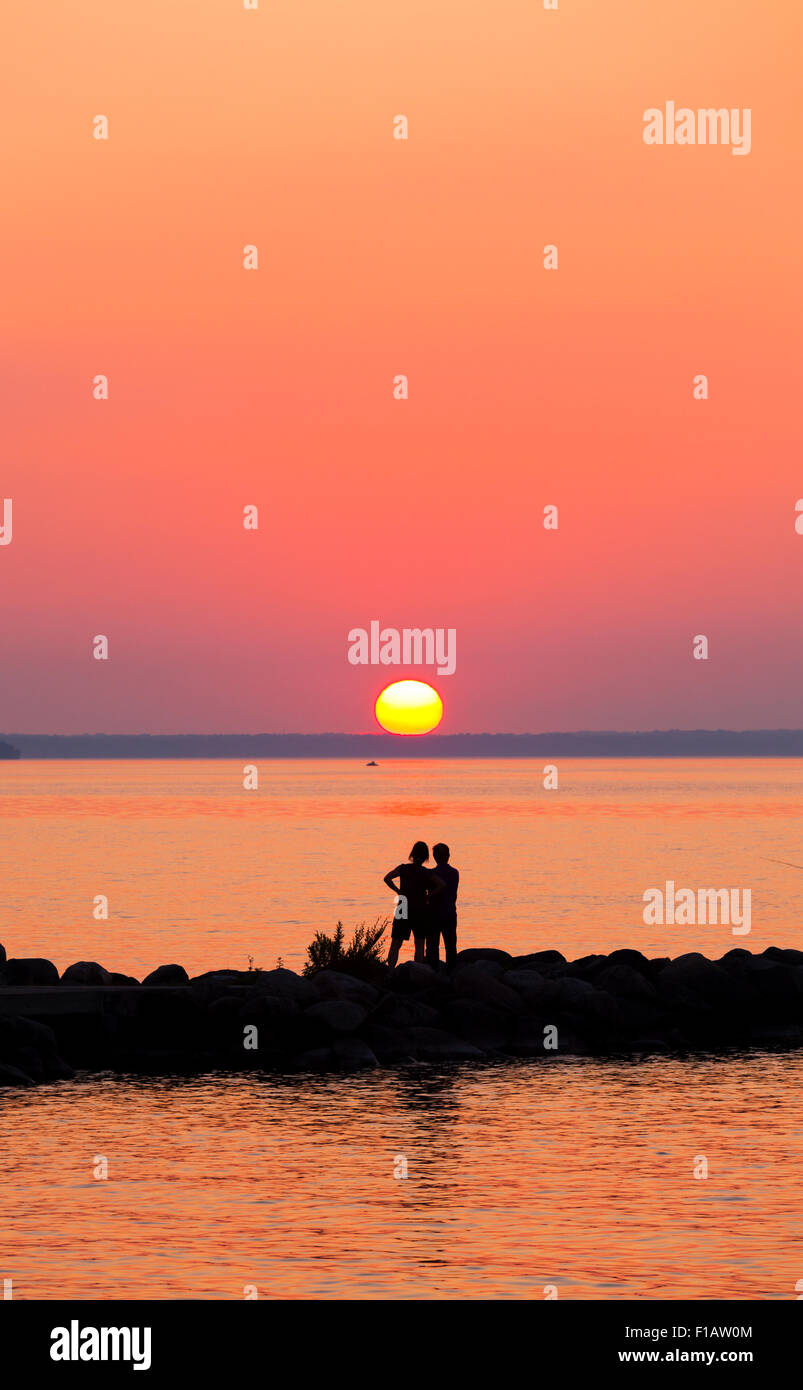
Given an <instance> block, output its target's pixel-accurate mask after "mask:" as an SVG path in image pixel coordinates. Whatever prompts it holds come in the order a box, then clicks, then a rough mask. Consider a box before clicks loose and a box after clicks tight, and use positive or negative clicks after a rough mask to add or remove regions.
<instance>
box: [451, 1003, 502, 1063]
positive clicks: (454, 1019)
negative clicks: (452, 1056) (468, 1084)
mask: <svg viewBox="0 0 803 1390" xmlns="http://www.w3.org/2000/svg"><path fill="white" fill-rule="evenodd" d="M513 1017H514V1016H513V1014H511V1013H508V1012H503V1011H502V1010H501V1009H494V1008H491V1007H490V1006H489V1005H488V1004H484V1003H482V1001H481V1000H479V999H453V1000H452V1001H451V1002H450V1003H449V1004H447V1005H446V1008H445V1009H444V1010H443V1013H442V1014H441V1018H442V1021H443V1024H444V1026H445V1027H446V1029H447V1030H448V1031H449V1032H450V1033H454V1034H455V1035H456V1036H457V1037H458V1038H465V1039H466V1040H467V1041H468V1042H470V1043H474V1045H475V1046H476V1047H479V1048H481V1049H482V1051H483V1052H493V1051H498V1049H499V1048H502V1047H504V1046H505V1044H506V1043H507V1042H509V1040H510V1038H511V1036H512V1033H513Z"/></svg>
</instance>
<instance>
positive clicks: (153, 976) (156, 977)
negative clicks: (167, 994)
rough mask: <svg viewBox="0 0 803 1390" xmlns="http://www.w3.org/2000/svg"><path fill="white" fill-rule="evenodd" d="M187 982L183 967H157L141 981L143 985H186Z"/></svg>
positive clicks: (187, 977)
mask: <svg viewBox="0 0 803 1390" xmlns="http://www.w3.org/2000/svg"><path fill="white" fill-rule="evenodd" d="M189 982H190V977H189V975H188V974H187V972H186V970H185V969H184V966H183V965H159V966H157V968H156V969H155V970H152V971H151V973H150V975H146V976H145V979H144V980H143V981H142V983H143V984H144V985H188V984H189Z"/></svg>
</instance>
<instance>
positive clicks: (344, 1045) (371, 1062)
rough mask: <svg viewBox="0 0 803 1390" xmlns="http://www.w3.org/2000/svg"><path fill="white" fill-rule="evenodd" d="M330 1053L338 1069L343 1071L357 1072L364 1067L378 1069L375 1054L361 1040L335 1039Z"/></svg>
mask: <svg viewBox="0 0 803 1390" xmlns="http://www.w3.org/2000/svg"><path fill="white" fill-rule="evenodd" d="M332 1051H333V1052H334V1054H335V1057H336V1058H337V1063H338V1066H339V1067H342V1069H343V1070H344V1071H359V1070H362V1069H364V1068H365V1067H378V1066H379V1062H378V1061H377V1058H376V1054H375V1053H374V1052H372V1051H371V1048H370V1047H369V1046H368V1044H367V1043H366V1042H363V1041H362V1039H361V1038H337V1039H336V1040H335V1042H334V1043H333V1044H332Z"/></svg>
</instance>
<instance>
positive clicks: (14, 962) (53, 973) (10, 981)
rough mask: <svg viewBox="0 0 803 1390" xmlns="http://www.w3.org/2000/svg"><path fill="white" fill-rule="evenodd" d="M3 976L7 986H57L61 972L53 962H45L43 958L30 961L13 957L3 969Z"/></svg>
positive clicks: (37, 957) (39, 957) (36, 957)
mask: <svg viewBox="0 0 803 1390" xmlns="http://www.w3.org/2000/svg"><path fill="white" fill-rule="evenodd" d="M3 975H4V977H5V983H6V984H7V985H57V984H58V982H59V972H58V970H57V969H56V967H55V965H54V964H53V962H52V960H44V959H43V958H42V957H41V956H34V957H31V958H30V959H28V958H27V957H20V958H19V959H15V958H14V957H13V956H12V958H11V960H7V961H6V963H5V965H4V967H3Z"/></svg>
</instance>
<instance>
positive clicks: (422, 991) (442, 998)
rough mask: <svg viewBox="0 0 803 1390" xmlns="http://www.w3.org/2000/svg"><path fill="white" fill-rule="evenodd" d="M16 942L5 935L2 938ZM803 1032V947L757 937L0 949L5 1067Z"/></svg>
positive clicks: (492, 1049)
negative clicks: (672, 943) (418, 959)
mask: <svg viewBox="0 0 803 1390" xmlns="http://www.w3.org/2000/svg"><path fill="white" fill-rule="evenodd" d="M0 953H2V948H0ZM801 1045H803V952H801V951H794V950H780V949H778V948H776V947H769V948H768V949H767V950H766V951H764V952H763V953H762V954H761V955H753V954H752V953H751V952H750V951H747V950H744V949H734V950H731V951H728V952H727V954H726V955H724V956H722V957H721V958H720V959H719V960H708V959H707V958H706V957H705V956H702V955H699V954H697V953H691V954H687V955H682V956H678V957H677V958H676V959H674V960H671V959H669V958H668V957H664V958H658V959H648V958H647V957H646V956H644V955H642V954H641V952H639V951H631V950H619V951H613V952H611V953H610V955H590V956H584V957H582V958H581V959H580V960H574V961H567V960H566V959H565V957H564V956H562V955H561V954H560V952H559V951H536V952H533V953H532V954H529V955H525V956H510V955H508V954H507V952H505V951H498V950H490V949H489V950H467V951H461V952H460V955H459V957H458V965H457V968H456V969H455V970H454V971H452V972H450V973H447V972H446V971H445V970H443V969H442V970H441V971H439V972H436V971H434V970H432V969H430V967H429V966H426V965H416V964H414V963H412V962H408V963H406V964H404V965H401V966H399V967H398V968H397V969H396V970H395V971H393V972H392V973H389V972H386V971H383V972H380V973H379V974H378V976H377V978H376V979H375V980H373V981H372V982H370V983H369V982H368V981H366V980H363V979H356V978H354V977H353V976H351V975H347V974H343V973H340V972H335V971H330V970H324V971H321V972H319V973H318V974H316V975H314V976H301V975H296V974H294V973H293V971H290V970H267V971H261V970H252V971H238V970H214V971H208V972H207V973H206V974H204V975H199V976H197V977H195V978H194V979H190V978H189V976H188V975H187V972H186V971H185V970H184V969H183V967H182V966H180V965H165V966H160V967H159V969H158V970H155V971H154V972H153V973H152V974H150V975H149V976H147V978H146V979H145V980H144V981H143V982H142V983H139V982H138V981H136V980H134V979H133V978H132V977H130V976H127V975H120V974H114V973H111V972H109V971H108V970H105V969H104V968H103V966H101V965H98V964H97V963H96V962H92V961H80V962H78V963H76V964H75V965H71V966H70V967H69V968H68V969H67V970H65V971H64V973H63V975H61V977H59V974H58V971H57V970H56V968H55V966H54V965H52V964H51V962H50V961H46V960H8V961H6V960H5V959H4V953H2V954H0V1085H11V1084H18V1085H25V1084H30V1083H32V1082H40V1081H50V1080H57V1079H62V1078H67V1077H69V1076H71V1075H73V1073H74V1071H75V1069H79V1068H80V1069H88V1070H94V1071H105V1070H112V1071H116V1072H139V1073H145V1074H157V1073H165V1072H176V1073H185V1074H192V1073H197V1072H201V1071H205V1070H209V1069H226V1070H236V1071H242V1070H248V1069H262V1070H274V1071H297V1072H303V1071H351V1070H354V1069H357V1068H361V1067H375V1066H404V1065H408V1064H419V1063H424V1064H427V1063H430V1064H431V1063H452V1062H481V1061H483V1060H484V1059H487V1058H499V1057H519V1058H521V1057H528V1058H534V1059H535V1058H537V1059H539V1060H541V1061H543V1062H549V1061H551V1060H553V1059H555V1058H558V1057H565V1056H606V1055H621V1054H631V1055H633V1054H635V1055H644V1054H649V1053H660V1052H695V1051H707V1050H716V1051H721V1050H727V1049H732V1048H738V1049H743V1048H750V1047H784V1048H789V1047H798V1046H801Z"/></svg>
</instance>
